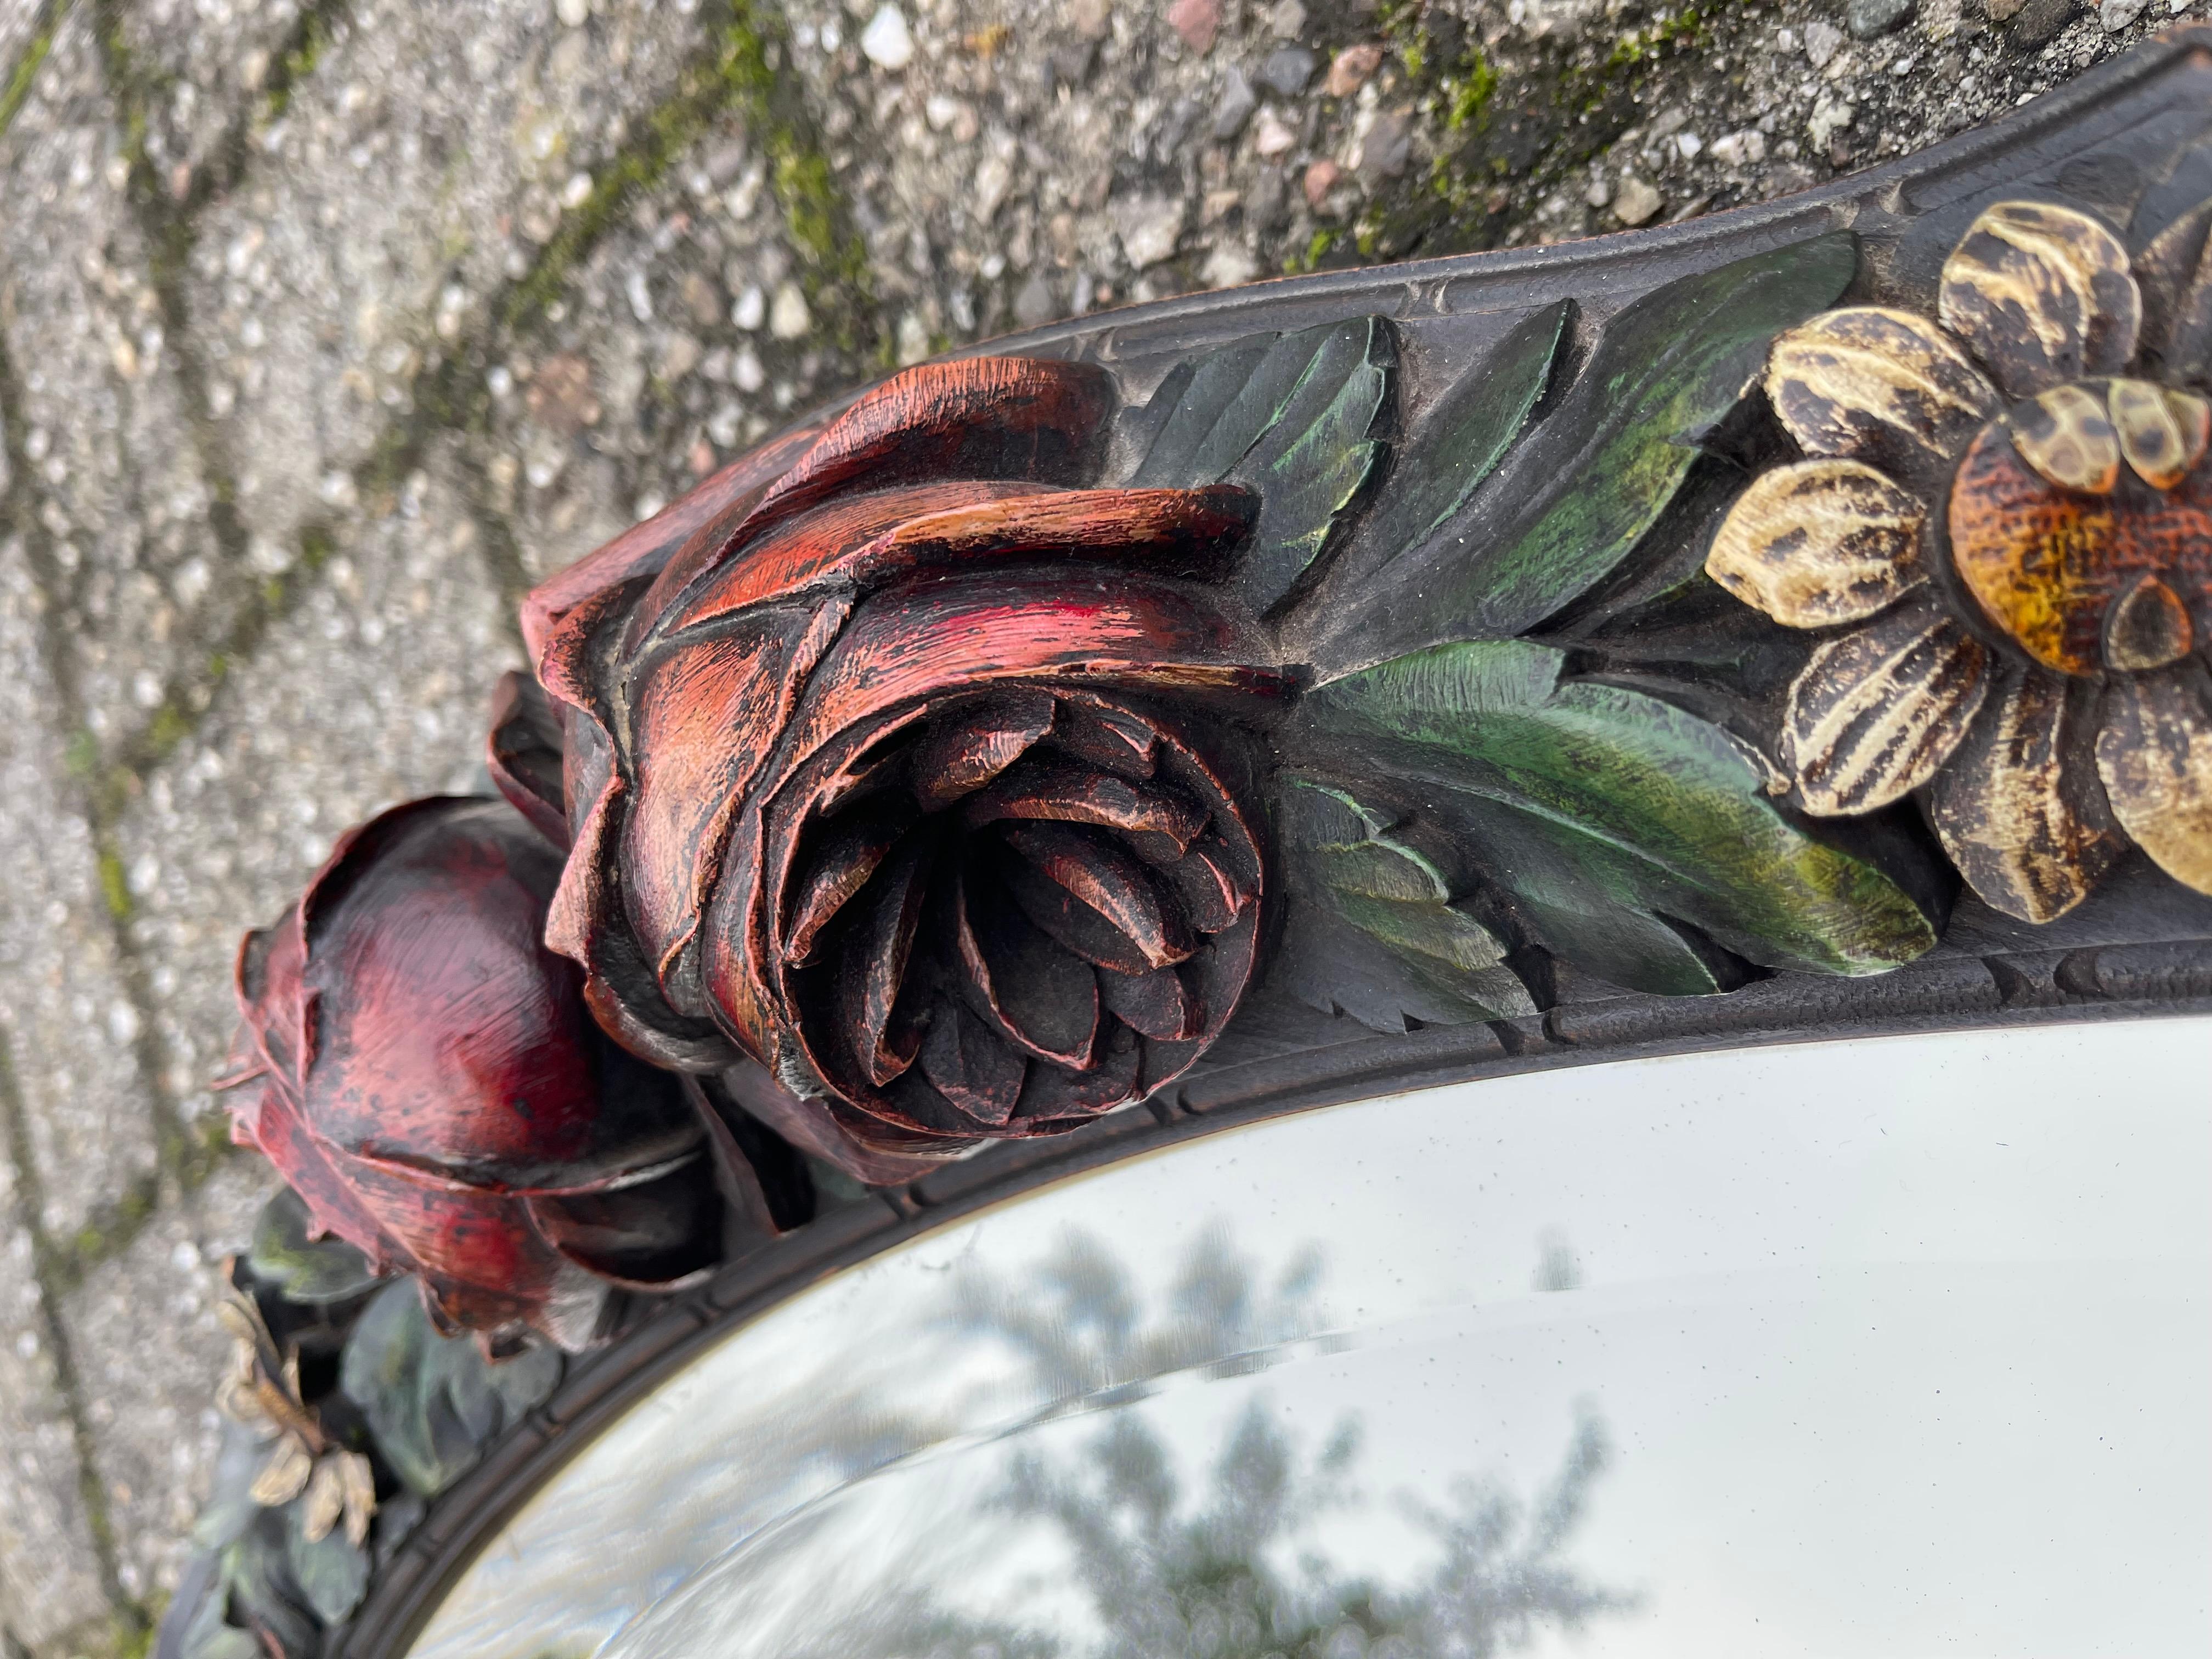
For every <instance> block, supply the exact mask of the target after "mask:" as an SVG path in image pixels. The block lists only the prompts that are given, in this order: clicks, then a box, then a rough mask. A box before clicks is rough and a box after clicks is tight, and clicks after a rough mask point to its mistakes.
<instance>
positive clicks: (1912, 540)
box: [1705, 461, 1928, 628]
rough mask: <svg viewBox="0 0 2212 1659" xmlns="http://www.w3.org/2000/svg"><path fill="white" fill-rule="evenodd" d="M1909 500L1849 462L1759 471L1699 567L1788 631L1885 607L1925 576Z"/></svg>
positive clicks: (1915, 507) (1921, 513)
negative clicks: (1788, 627)
mask: <svg viewBox="0 0 2212 1659" xmlns="http://www.w3.org/2000/svg"><path fill="white" fill-rule="evenodd" d="M1925 516H1926V513H1925V509H1924V508H1923V507H1922V506H1921V504H1920V502H1919V501H1918V500H1917V498H1916V497H1914V496H1912V495H1909V494H1907V493H1906V492H1905V491H1904V490H1902V489H1899V488H1898V487H1897V486H1896V485H1895V484H1893V483H1891V482H1890V481H1889V480H1888V479H1887V478H1886V477H1883V476H1882V475H1881V473H1879V472H1877V471H1875V470H1874V469H1873V468H1872V467H1870V466H1863V465H1860V464H1859V463H1858V462H1857V461H1806V462H1803V463H1802V464H1800V465H1796V466H1783V467H1777V468H1775V469H1774V470H1773V471H1771V472H1765V473H1762V474H1760V475H1759V477H1757V478H1755V479H1754V480H1753V482H1752V485H1751V488H1750V489H1747V490H1745V491H1744V493H1743V495H1741V497H1739V498H1738V500H1737V501H1736V503H1735V506H1734V507H1730V508H1729V515H1728V517H1727V518H1726V519H1725V520H1723V521H1722V524H1721V527H1720V532H1719V534H1717V536H1715V537H1714V538H1713V545H1712V550H1711V552H1709V553H1708V554H1706V556H1705V573H1706V574H1708V575H1710V576H1711V578H1712V579H1713V580H1715V581H1717V582H1718V583H1719V584H1720V585H1721V586H1723V587H1725V588H1726V589H1728V591H1729V592H1731V593H1733V594H1735V597H1736V598H1738V599H1741V600H1742V601H1743V602H1744V603H1745V604H1746V605H1753V606H1756V607H1757V608H1758V609H1759V610H1761V611H1765V613H1766V614H1767V615H1768V616H1770V617H1773V618H1774V620H1775V621H1777V622H1778V623H1785V624H1787V625H1788V626H1790V627H1791V628H1831V627H1833V626H1834V625H1835V624H1837V623H1847V622H1857V621H1860V620H1861V619H1863V618H1864V617H1871V616H1873V615H1874V614H1875V612H1876V611H1881V610H1885V609H1887V607H1888V606H1890V605H1894V604H1895V603H1896V602H1897V601H1898V600H1899V599H1903V598H1904V597H1905V594H1907V593H1908V592H1911V590H1912V589H1914V588H1915V587H1917V586H1919V585H1920V584H1921V583H1922V582H1923V581H1925V580H1928V573H1927V572H1926V571H1925V570H1924V569H1923V568H1921V563H1920V527H1921V522H1922V520H1923V518H1924V517H1925Z"/></svg>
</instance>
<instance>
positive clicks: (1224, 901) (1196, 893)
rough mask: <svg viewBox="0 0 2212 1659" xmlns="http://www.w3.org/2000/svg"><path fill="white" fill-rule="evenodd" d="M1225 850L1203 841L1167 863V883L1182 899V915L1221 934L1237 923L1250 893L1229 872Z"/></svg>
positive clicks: (1201, 929) (1204, 930)
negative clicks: (1226, 928) (1210, 845)
mask: <svg viewBox="0 0 2212 1659" xmlns="http://www.w3.org/2000/svg"><path fill="white" fill-rule="evenodd" d="M1224 853H1225V849H1224V848H1220V847H1218V846H1213V847H1209V846H1206V845H1205V844H1203V843H1201V844H1200V845H1198V846H1195V847H1194V848H1191V849H1190V851H1189V852H1188V854H1184V856H1183V857H1182V858H1180V859H1178V860H1176V862H1175V863H1174V864H1172V865H1170V866H1168V869H1167V878H1168V883H1169V884H1170V886H1172V887H1173V888H1174V889H1175V890H1176V896H1178V897H1180V898H1181V899H1182V907H1183V914H1184V915H1186V916H1188V918H1189V919H1190V925H1191V926H1192V927H1195V928H1197V929H1198V930H1199V932H1200V933H1219V932H1221V931H1222V929H1224V928H1225V927H1228V926H1230V924H1231V923H1232V922H1234V921H1236V920H1237V916H1238V915H1240V914H1241V913H1242V912H1243V908H1244V907H1245V906H1246V905H1247V904H1249V902H1251V897H1252V896H1251V894H1250V893H1249V892H1247V891H1246V890H1243V888H1242V887H1240V886H1239V885H1238V884H1237V880H1236V878H1234V877H1233V876H1232V875H1231V873H1230V872H1229V868H1228V861H1227V860H1226V859H1225V856H1224Z"/></svg>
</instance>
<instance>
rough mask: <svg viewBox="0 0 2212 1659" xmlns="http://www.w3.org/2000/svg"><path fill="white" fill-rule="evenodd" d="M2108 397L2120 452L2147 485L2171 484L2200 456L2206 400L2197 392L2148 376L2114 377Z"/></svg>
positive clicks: (2206, 426) (2207, 427) (2207, 429)
mask: <svg viewBox="0 0 2212 1659" xmlns="http://www.w3.org/2000/svg"><path fill="white" fill-rule="evenodd" d="M2111 403H2112V426H2113V428H2114V429H2115V430H2116V431H2117V432H2118V435H2119V441H2120V453H2122V454H2123V455H2124V456H2126V457H2127V459H2128V465H2129V466H2130V468H2131V469H2132V470H2133V471H2134V472H2135V475H2136V477H2138V478H2141V479H2142V481H2143V482H2144V483H2147V484H2148V485H2149V486H2150V487H2151V488H2152V489H2172V488H2173V487H2174V485H2176V484H2178V483H2180V482H2181V481H2182V480H2183V479H2184V478H2185V477H2188V476H2189V474H2190V472H2191V471H2192V470H2193V469H2194V468H2195V467H2196V465H2197V462H2199V461H2201V460H2203V459H2204V448H2205V444H2206V441H2207V440H2208V439H2212V404H2207V403H2206V402H2205V401H2204V399H2203V398H2199V397H2197V396H2196V395H2194V394H2193V393H2191V392H2168V391H2167V390H2166V388H2165V387H2163V386H2154V385H2153V384H2152V383H2151V382H2150V381H2148V380H2114V381H2113V382H2112V392H2111Z"/></svg>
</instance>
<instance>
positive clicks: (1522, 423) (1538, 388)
mask: <svg viewBox="0 0 2212 1659" xmlns="http://www.w3.org/2000/svg"><path fill="white" fill-rule="evenodd" d="M1573 311H1574V307H1573V306H1572V305H1571V303H1570V302H1568V301H1565V300H1562V301H1559V303H1558V304H1557V305H1552V306H1546V307H1544V308H1543V309H1542V310H1541V311H1539V312H1537V313H1534V315H1533V316H1530V317H1528V318H1527V319H1524V320H1523V321H1522V322H1521V323H1519V324H1517V325H1516V326H1515V327H1514V328H1513V330H1512V331H1511V332H1510V333H1508V334H1507V335H1506V337H1504V339H1503V340H1501V341H1499V342H1498V345H1497V346H1496V347H1495V349H1492V351H1491V352H1490V353H1489V354H1488V355H1487V356H1485V357H1483V358H1482V359H1481V360H1480V362H1477V363H1476V364H1475V365H1474V367H1473V368H1470V369H1468V371H1467V372H1466V373H1465V374H1462V375H1461V376H1460V378H1459V380H1457V381H1456V382H1455V384H1454V385H1453V386H1452V387H1451V389H1450V390H1449V391H1448V392H1445V393H1444V395H1443V397H1442V398H1439V399H1438V400H1437V407H1436V408H1435V410H1433V411H1432V412H1431V414H1430V415H1429V416H1427V418H1426V419H1425V420H1424V421H1423V422H1421V425H1420V427H1419V430H1417V431H1416V432H1415V433H1414V434H1413V436H1412V437H1411V438H1409V439H1408V440H1407V441H1406V443H1405V445H1404V447H1403V449H1402V451H1401V454H1400V457H1399V459H1398V463H1397V465H1396V466H1395V468H1394V469H1393V471H1391V474H1390V479H1389V484H1388V485H1387V486H1386V487H1385V489H1383V499H1382V500H1381V501H1380V502H1379V503H1377V505H1376V509H1375V517H1374V523H1373V527H1372V529H1371V530H1370V532H1369V534H1370V539H1371V541H1372V544H1373V545H1374V546H1375V547H1376V549H1377V550H1379V551H1380V552H1382V553H1383V555H1385V556H1393V557H1395V556H1396V555H1397V554H1399V553H1401V552H1403V551H1404V550H1406V549H1407V548H1409V547H1413V546H1415V545H1417V544H1419V543H1421V542H1424V541H1425V540H1426V539H1427V538H1429V536H1430V535H1431V533H1433V532H1435V531H1436V529H1437V527H1438V526H1440V525H1442V524H1443V522H1444V520H1447V519H1449V518H1450V517H1451V516H1452V515H1453V514H1454V513H1457V512H1458V511H1459V510H1460V509H1461V508H1462V507H1465V506H1466V505H1467V500H1468V496H1470V495H1474V492H1475V489H1476V487H1477V486H1479V485H1480V483H1482V482H1483V480H1485V479H1486V478H1487V477H1490V475H1491V474H1492V472H1494V471H1497V470H1498V463H1499V462H1500V461H1502V460H1504V459H1505V455H1506V453H1507V452H1508V451H1509V450H1510V449H1511V448H1512V447H1513V445H1514V442H1515V441H1516V440H1517V439H1518V438H1519V437H1520V436H1521V433H1522V428H1525V427H1526V426H1527V425H1528V415H1529V412H1530V411H1531V410H1534V408H1535V406H1536V404H1537V403H1538V401H1539V400H1540V399H1541V398H1542V397H1543V395H1544V389H1545V387H1546V386H1548V385H1550V383H1551V379H1552V368H1553V364H1554V363H1556V362H1558V360H1559V347H1560V344H1561V343H1562V342H1563V341H1564V340H1565V337H1566V329H1567V319H1568V318H1569V317H1570V316H1571V315H1572V314H1573Z"/></svg>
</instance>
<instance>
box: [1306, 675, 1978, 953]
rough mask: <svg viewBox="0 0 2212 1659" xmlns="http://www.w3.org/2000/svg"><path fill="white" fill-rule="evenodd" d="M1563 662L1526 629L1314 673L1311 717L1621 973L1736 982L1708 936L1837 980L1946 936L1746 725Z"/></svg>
mask: <svg viewBox="0 0 2212 1659" xmlns="http://www.w3.org/2000/svg"><path fill="white" fill-rule="evenodd" d="M1565 660H1566V659H1565V653H1562V652H1559V651H1557V650H1554V649H1553V648H1551V647H1547V646H1541V645H1536V644H1533V643H1530V642H1528V641H1517V640H1503V641H1473V642H1468V643H1464V644H1458V645H1447V646H1438V647H1434V648H1432V649H1430V650H1425V651H1419V652H1415V653H1412V654H1410V655H1407V656H1404V657H1399V658H1396V659H1393V660H1391V661H1389V662H1386V663H1383V664H1381V665H1378V666H1376V667H1374V668H1370V669H1365V670H1363V671H1359V672H1358V673H1354V674H1350V675H1346V676H1345V677H1344V678H1340V679H1338V680H1335V681H1333V682H1331V683H1329V684H1326V685H1323V686H1322V687H1319V688H1317V689H1316V690H1315V691H1314V692H1313V693H1312V694H1311V695H1310V697H1309V699H1308V701H1307V703H1306V705H1305V710H1306V717H1307V718H1308V719H1309V720H1312V721H1313V722H1315V723H1316V725H1317V726H1319V727H1320V729H1322V731H1325V732H1337V733H1343V734H1348V735H1352V736H1355V737H1358V738H1361V739H1363V740H1367V741H1376V740H1380V741H1381V742H1382V743H1383V744H1384V745H1385V748H1384V750H1383V753H1384V754H1385V755H1386V756H1387V757H1388V758H1389V762H1390V763H1391V765H1390V769H1389V777H1390V779H1391V781H1392V786H1393V787H1394V789H1395V790H1397V791H1399V792H1401V793H1404V792H1412V793H1417V794H1418V795H1419V797H1420V799H1422V801H1423V803H1424V804H1425V805H1426V806H1427V807H1429V808H1430V809H1431V810H1432V811H1434V812H1435V814H1436V816H1437V819H1438V820H1439V822H1440V823H1443V825H1445V826H1447V827H1448V829H1449V831H1450V832H1451V833H1452V834H1453V835H1454V836H1455V838H1456V839H1457V842H1458V844H1459V850H1460V851H1461V852H1462V853H1463V854H1464V855H1465V856H1466V858H1467V860H1468V863H1469V864H1471V865H1472V866H1474V867H1476V868H1479V869H1480V870H1481V871H1482V872H1483V874H1484V875H1485V877H1486V878H1487V879H1489V880H1490V881H1492V882H1493V883H1495V884H1497V885H1498V887H1499V888H1500V889H1501V890H1503V891H1504V892H1505V893H1507V894H1508V895H1510V896H1511V898H1512V899H1513V900H1514V902H1516V906H1517V907H1518V908H1520V909H1521V911H1522V914H1523V915H1525V916H1526V917H1527V919H1528V921H1529V924H1530V925H1531V927H1533V928H1534V931H1536V932H1537V933H1539V934H1540V935H1541V939H1542V942H1543V943H1545V944H1546V945H1548V946H1550V947H1551V948H1552V949H1553V950H1554V951H1557V952H1558V953H1559V955H1560V956H1562V957H1565V959H1567V960H1568V961H1570V962H1571V963H1575V964H1576V965H1577V966H1579V967H1582V968H1583V969H1587V970H1588V971H1589V972H1592V973H1595V974H1598V975H1602V976H1603V977H1605V978H1607V979H1609V980H1612V981H1614V982H1615V983H1617V984H1621V985H1626V986H1629V987H1632V988H1634V989H1638V990H1645V991H1654V992H1662V993H1668V994H1689V993H1699V992H1706V991H1713V990H1718V989H1724V988H1726V984H1727V981H1726V963H1725V960H1724V959H1723V958H1721V957H1718V956H1717V954H1716V953H1715V952H1714V951H1712V950H1711V947H1710V946H1709V945H1706V944H1705V938H1706V937H1710V938H1711V939H1714V940H1717V941H1718V942H1719V944H1720V945H1723V946H1725V947H1726V948H1727V949H1728V950H1729V951H1735V953H1737V954H1738V955H1740V956H1742V957H1748V958H1749V959H1750V960H1752V961H1753V962H1759V963H1766V964H1768V965H1769V966H1772V967H1778V968H1792V969H1802V970H1804V971H1807V972H1812V973H1825V974H1844V975H1859V974H1872V973H1880V972H1883V971H1885V970H1887V969H1891V968H1894V967H1897V966H1898V965H1899V964H1900V963H1905V962H1909V961H1911V960H1912V959H1913V958H1914V957H1917V956H1919V955H1921V954H1922V953H1923V952H1924V951H1927V950H1929V948H1930V947H1931V946H1932V945H1934V944H1935V943H1936V933H1935V928H1934V927H1933V925H1932V924H1931V922H1930V921H1929V917H1928V916H1927V915H1925V914H1924V913H1923V911H1922V909H1921V908H1920V907H1919V906H1918V905H1917V904H1916V903H1915V902H1913V900H1912V899H1911V898H1910V897H1909V896H1907V895H1906V894H1905V891H1904V890H1903V889H1901V888H1900V887H1899V885H1898V884H1896V883H1895V882H1894V881H1893V880H1892V879H1891V878H1889V877H1888V876H1887V875H1885V874H1884V873H1883V872H1881V871H1880V870H1878V869H1876V868H1875V867H1874V866H1872V865H1871V864H1869V863H1867V862H1866V861H1865V860H1862V859H1859V858H1857V857H1854V856H1852V855H1851V854H1848V853H1845V852H1842V851H1839V850H1838V849H1837V848H1833V847H1831V846H1828V845H1827V844H1826V843H1824V842H1819V841H1815V840H1814V839H1813V837H1812V836H1809V835H1808V834H1807V833H1806V832H1805V831H1804V830H1803V829H1800V828H1799V827H1798V826H1797V825H1796V823H1793V822H1792V821H1791V820H1790V819H1789V818H1787V817H1784V816H1783V814H1782V812H1781V811H1779V810H1778V808H1777V807H1776V805H1775V804H1774V802H1773V800H1772V799H1771V798H1770V797H1769V796H1768V795H1767V793H1765V787H1764V785H1765V776H1766V774H1765V769H1764V768H1763V767H1762V765H1761V764H1760V763H1759V760H1758V758H1757V757H1756V756H1755V755H1754V754H1753V752H1752V751H1751V750H1750V749H1749V748H1748V746H1747V745H1746V744H1743V743H1742V742H1741V740H1740V739H1738V738H1735V737H1733V736H1732V735H1730V734H1729V732H1725V731H1723V729H1722V728H1720V727H1719V726H1715V725H1713V724H1711V722H1710V721H1707V720H1702V719H1700V718H1699V717H1698V716H1697V715H1694V714H1690V713H1689V712H1688V711H1687V710H1685V709H1682V708H1676V707H1675V706H1674V704H1672V703H1668V702H1662V701H1661V700H1660V699H1659V698H1657V697H1654V696H1649V695H1647V694H1646V693H1644V692H1641V691H1634V690H1626V689H1624V688H1621V687H1619V686H1612V685H1603V684H1589V683H1582V682H1576V681H1571V680H1563V679H1562V678H1561V675H1562V671H1563V670H1564V667H1565ZM1685 925H1686V926H1685Z"/></svg>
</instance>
